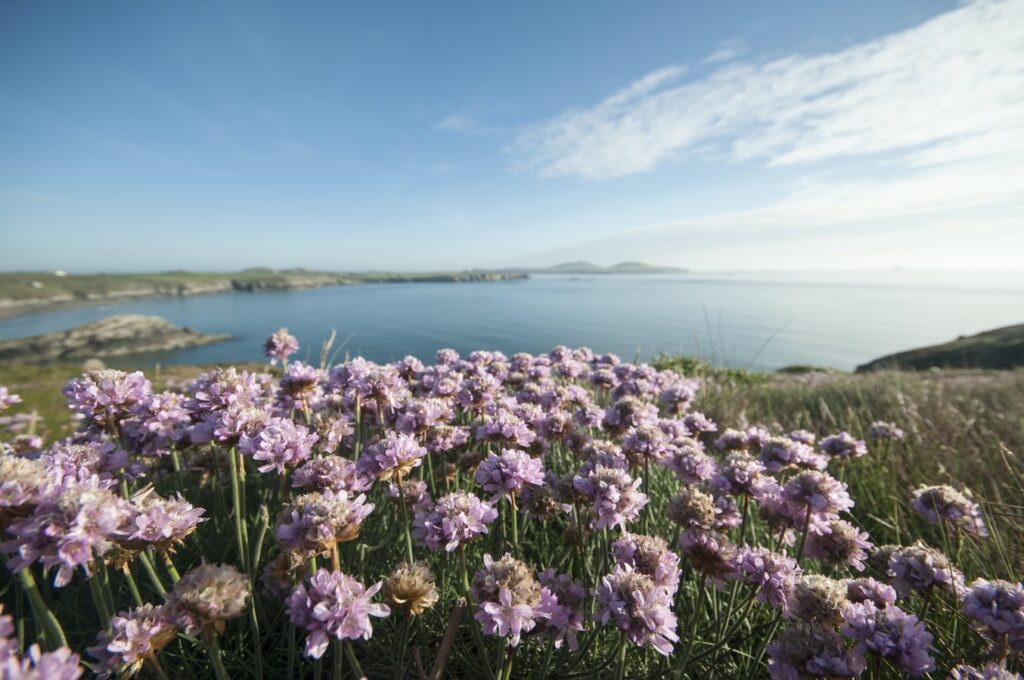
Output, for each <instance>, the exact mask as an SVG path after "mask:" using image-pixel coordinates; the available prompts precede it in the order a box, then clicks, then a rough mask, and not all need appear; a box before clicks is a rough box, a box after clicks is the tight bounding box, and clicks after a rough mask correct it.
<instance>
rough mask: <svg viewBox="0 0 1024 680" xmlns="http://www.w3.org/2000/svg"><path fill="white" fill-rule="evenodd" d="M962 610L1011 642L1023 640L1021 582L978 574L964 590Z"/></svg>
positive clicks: (1023, 589) (1023, 624) (1023, 619)
mask: <svg viewBox="0 0 1024 680" xmlns="http://www.w3.org/2000/svg"><path fill="white" fill-rule="evenodd" d="M963 606H964V614H966V615H967V616H969V617H971V618H972V619H974V620H975V621H977V622H978V623H980V624H982V625H984V626H988V627H989V628H990V629H991V630H992V632H993V633H995V634H996V635H1007V636H1009V639H1010V641H1011V642H1014V643H1016V642H1020V641H1024V586H1021V584H1019V583H1011V582H1009V581H1001V580H995V581H987V580H985V579H982V578H979V579H976V580H975V581H974V582H973V583H971V587H970V588H969V589H968V590H967V592H966V593H965V594H964V604H963Z"/></svg>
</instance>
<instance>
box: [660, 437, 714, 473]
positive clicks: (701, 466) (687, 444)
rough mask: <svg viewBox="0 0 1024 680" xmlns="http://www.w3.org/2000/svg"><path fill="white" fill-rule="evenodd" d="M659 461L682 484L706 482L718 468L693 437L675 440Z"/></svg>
mask: <svg viewBox="0 0 1024 680" xmlns="http://www.w3.org/2000/svg"><path fill="white" fill-rule="evenodd" d="M660 462H661V464H662V465H664V466H665V467H667V468H668V469H669V470H671V471H672V472H674V473H675V475H676V479H678V480H679V481H680V482H682V483H684V484H699V483H700V482H706V481H708V480H709V479H711V477H712V476H713V475H714V474H715V472H716V471H717V469H718V468H717V466H716V465H715V461H714V459H713V458H711V456H709V455H707V454H706V453H704V447H703V446H702V445H701V443H700V442H698V441H696V440H693V439H690V440H682V441H676V442H675V443H674V447H673V448H672V449H671V450H670V451H669V452H668V455H667V456H666V457H665V458H663V459H662V460H661V461H660Z"/></svg>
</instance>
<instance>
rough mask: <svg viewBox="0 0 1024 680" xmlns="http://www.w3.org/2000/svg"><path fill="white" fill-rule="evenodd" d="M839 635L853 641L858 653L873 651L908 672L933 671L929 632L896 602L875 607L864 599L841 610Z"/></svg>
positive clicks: (870, 652)
mask: <svg viewBox="0 0 1024 680" xmlns="http://www.w3.org/2000/svg"><path fill="white" fill-rule="evenodd" d="M840 631H841V632H842V634H843V635H845V636H846V637H848V638H850V639H851V640H853V641H854V642H856V643H857V646H856V651H857V652H858V653H860V654H877V655H878V656H880V657H882V658H883V659H885V660H886V661H888V662H889V663H891V664H893V665H894V666H895V667H896V668H897V669H899V670H900V671H902V672H904V673H907V674H908V675H913V676H917V675H923V674H925V673H930V672H931V671H933V670H935V660H934V659H933V658H932V657H931V654H930V648H931V644H932V635H931V633H929V632H928V631H927V630H926V629H925V627H924V623H922V622H921V621H918V619H917V617H916V616H914V615H913V614H908V613H907V612H905V611H903V610H902V609H900V608H899V607H897V606H896V605H888V606H886V607H881V608H879V607H877V606H875V603H874V602H871V601H865V602H861V603H859V604H849V605H846V607H845V608H844V609H843V625H842V626H841V627H840Z"/></svg>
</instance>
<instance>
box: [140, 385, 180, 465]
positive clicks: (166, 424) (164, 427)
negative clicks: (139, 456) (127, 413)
mask: <svg viewBox="0 0 1024 680" xmlns="http://www.w3.org/2000/svg"><path fill="white" fill-rule="evenodd" d="M135 414H136V417H135V418H134V419H133V420H129V421H127V422H125V429H124V434H125V436H126V437H128V438H130V439H132V440H134V441H135V442H136V446H137V447H138V448H139V449H140V450H142V451H143V452H144V453H148V454H151V455H152V454H157V455H162V454H164V453H166V452H167V450H168V449H169V448H170V447H171V446H172V445H174V444H177V443H179V442H182V441H184V440H185V439H186V438H187V437H188V427H189V425H190V424H191V422H192V414H191V413H190V412H189V410H188V409H187V408H185V396H184V395H182V394H178V393H177V392H160V393H157V394H153V395H152V396H150V398H149V399H148V400H146V401H145V402H144V403H141V404H138V405H137V406H136V408H135Z"/></svg>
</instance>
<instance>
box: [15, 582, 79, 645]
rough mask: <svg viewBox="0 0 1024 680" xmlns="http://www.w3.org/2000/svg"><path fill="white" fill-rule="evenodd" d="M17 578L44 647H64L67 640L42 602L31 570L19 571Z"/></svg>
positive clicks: (56, 621)
mask: <svg viewBox="0 0 1024 680" xmlns="http://www.w3.org/2000/svg"><path fill="white" fill-rule="evenodd" d="M18 578H19V579H20V580H21V587H22V588H24V590H25V592H26V593H27V594H28V604H29V606H30V607H31V609H32V616H33V617H34V618H35V620H36V621H37V622H38V624H39V627H40V628H41V629H42V631H43V635H44V637H45V638H46V646H47V647H49V648H50V649H57V648H58V647H66V646H67V644H68V640H67V638H66V637H64V630H63V629H62V628H61V627H60V622H59V621H58V620H57V617H56V616H54V615H53V612H52V611H50V608H49V607H47V606H46V603H45V602H44V601H43V596H42V594H41V593H40V592H39V586H38V584H36V579H35V576H33V575H32V568H31V567H25V568H24V569H22V570H21V571H19V572H18Z"/></svg>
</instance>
